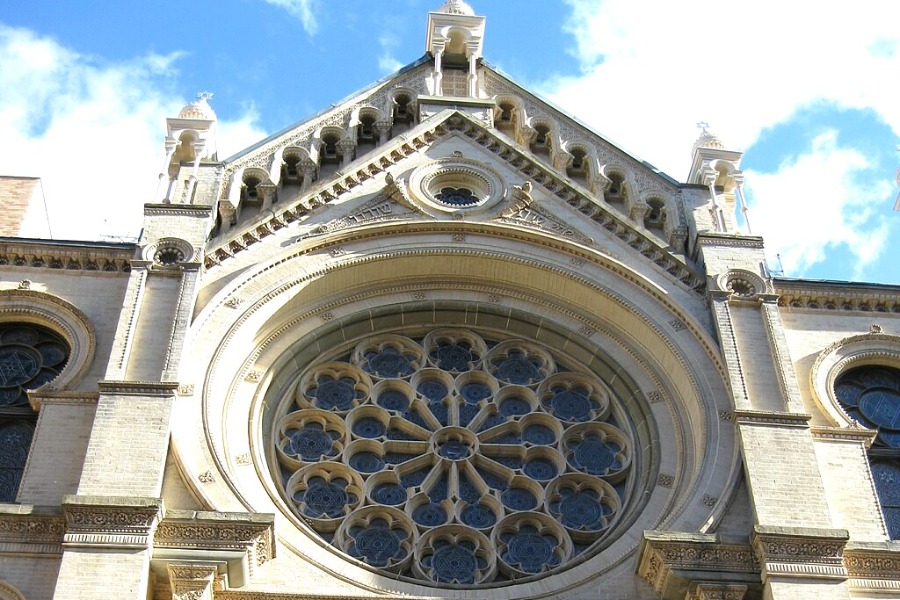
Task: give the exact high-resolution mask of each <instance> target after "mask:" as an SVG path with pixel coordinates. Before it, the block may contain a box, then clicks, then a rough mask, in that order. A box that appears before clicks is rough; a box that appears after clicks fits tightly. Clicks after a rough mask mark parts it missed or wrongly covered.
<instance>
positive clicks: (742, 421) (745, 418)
mask: <svg viewBox="0 0 900 600" xmlns="http://www.w3.org/2000/svg"><path fill="white" fill-rule="evenodd" d="M732 418H733V419H734V422H735V423H737V424H739V425H761V426H769V427H799V428H808V427H809V421H810V419H812V415H809V414H805V413H786V412H771V411H762V410H736V411H734V413H733V417H732Z"/></svg>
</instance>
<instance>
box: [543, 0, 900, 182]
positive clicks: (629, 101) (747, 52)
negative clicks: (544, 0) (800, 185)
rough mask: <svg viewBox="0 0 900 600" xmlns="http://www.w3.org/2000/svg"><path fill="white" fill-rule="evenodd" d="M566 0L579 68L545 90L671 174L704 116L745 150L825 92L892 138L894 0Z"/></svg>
mask: <svg viewBox="0 0 900 600" xmlns="http://www.w3.org/2000/svg"><path fill="white" fill-rule="evenodd" d="M566 1H567V3H568V4H569V5H570V6H571V8H572V10H573V13H572V16H571V19H570V20H569V24H568V29H569V31H570V32H571V33H572V34H573V35H574V36H575V40H576V47H575V49H574V50H573V52H574V53H575V54H576V56H577V57H578V59H579V60H580V61H581V65H582V74H581V75H579V76H575V77H565V78H559V79H556V80H554V81H550V82H547V83H546V84H545V86H544V89H545V90H546V91H545V94H546V95H548V96H550V97H551V98H552V99H553V100H554V101H555V102H556V103H557V104H559V105H560V106H562V107H563V108H565V109H567V110H568V111H570V112H571V113H573V114H576V115H579V117H580V118H582V119H583V120H585V121H587V122H588V123H589V124H590V125H592V126H593V127H595V128H596V129H597V130H598V131H600V132H602V133H604V134H606V135H608V136H609V137H610V138H611V139H612V140H613V141H618V142H620V143H623V145H624V146H625V147H626V148H627V149H630V150H632V151H635V150H637V151H638V154H640V155H641V156H642V157H643V158H645V159H647V160H649V161H650V162H652V163H654V164H656V166H658V167H660V168H662V169H663V170H664V171H666V172H668V173H670V174H671V175H673V176H675V177H684V175H685V174H686V172H687V167H688V165H689V160H690V156H689V153H690V148H691V144H692V142H693V141H694V140H695V139H696V138H697V133H698V132H697V129H696V127H695V126H694V124H695V123H696V122H697V121H701V120H702V121H707V122H709V123H711V124H712V128H713V131H714V132H716V133H717V135H719V137H720V138H722V140H723V141H724V142H725V143H726V144H727V145H729V146H731V147H736V148H746V147H748V146H750V145H751V144H752V143H753V142H754V140H756V138H757V137H758V135H759V133H760V131H761V130H762V129H763V128H765V127H768V126H771V125H774V124H776V123H779V122H781V121H783V120H785V119H787V118H788V117H790V115H792V114H793V113H794V112H795V111H796V110H797V109H798V108H799V107H802V106H804V105H807V104H809V103H812V102H814V101H817V100H823V99H824V100H826V101H830V102H833V103H834V104H836V105H838V106H840V107H845V108H848V107H849V108H871V109H873V110H875V111H876V112H877V113H878V114H879V115H880V116H881V117H882V118H883V119H884V120H885V122H887V123H888V124H889V125H890V126H891V127H892V128H893V129H894V131H895V132H897V133H898V134H900V103H898V102H897V101H896V85H897V83H896V82H897V75H896V74H897V73H900V30H898V29H897V27H896V23H897V22H898V21H900V3H897V2H879V1H876V0H859V1H857V2H854V3H853V5H852V6H845V5H843V4H840V3H817V4H814V5H813V4H809V3H805V2H783V1H778V0H757V1H754V2H749V1H738V2H720V3H717V4H716V5H715V6H714V7H713V6H712V5H710V4H709V3H708V2H703V1H701V0H685V1H684V2H670V1H667V0H644V1H635V0H604V1H603V2H597V1H596V0H566Z"/></svg>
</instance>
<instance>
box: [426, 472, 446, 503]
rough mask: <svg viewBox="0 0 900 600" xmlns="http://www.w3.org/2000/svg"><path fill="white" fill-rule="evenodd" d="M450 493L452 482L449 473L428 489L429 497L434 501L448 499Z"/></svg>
mask: <svg viewBox="0 0 900 600" xmlns="http://www.w3.org/2000/svg"><path fill="white" fill-rule="evenodd" d="M449 493H450V482H449V481H448V480H447V474H446V473H445V474H444V475H442V476H441V478H440V479H438V480H437V481H436V482H435V483H434V485H432V486H431V489H430V490H428V497H429V498H430V499H431V501H432V502H440V501H441V500H446V499H447V496H448V495H449Z"/></svg>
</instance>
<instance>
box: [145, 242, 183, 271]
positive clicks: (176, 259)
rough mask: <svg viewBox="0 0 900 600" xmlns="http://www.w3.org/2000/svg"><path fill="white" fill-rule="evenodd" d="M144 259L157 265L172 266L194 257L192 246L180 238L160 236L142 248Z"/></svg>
mask: <svg viewBox="0 0 900 600" xmlns="http://www.w3.org/2000/svg"><path fill="white" fill-rule="evenodd" d="M144 259H145V260H149V261H152V262H153V264H154V265H155V266H157V267H174V266H176V265H178V264H181V263H185V262H191V261H192V260H193V259H194V248H193V247H191V245H190V244H189V243H188V242H187V241H185V240H182V239H178V238H162V239H160V240H158V241H157V242H156V243H154V244H151V245H149V246H147V247H146V248H145V249H144Z"/></svg>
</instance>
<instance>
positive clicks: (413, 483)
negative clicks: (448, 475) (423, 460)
mask: <svg viewBox="0 0 900 600" xmlns="http://www.w3.org/2000/svg"><path fill="white" fill-rule="evenodd" d="M429 471H431V467H426V468H424V469H419V470H418V471H413V472H412V473H407V474H406V475H404V476H402V477H401V478H400V484H401V485H402V486H403V487H405V488H413V487H418V486H420V485H422V482H423V481H425V478H426V477H428V473H429Z"/></svg>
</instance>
